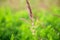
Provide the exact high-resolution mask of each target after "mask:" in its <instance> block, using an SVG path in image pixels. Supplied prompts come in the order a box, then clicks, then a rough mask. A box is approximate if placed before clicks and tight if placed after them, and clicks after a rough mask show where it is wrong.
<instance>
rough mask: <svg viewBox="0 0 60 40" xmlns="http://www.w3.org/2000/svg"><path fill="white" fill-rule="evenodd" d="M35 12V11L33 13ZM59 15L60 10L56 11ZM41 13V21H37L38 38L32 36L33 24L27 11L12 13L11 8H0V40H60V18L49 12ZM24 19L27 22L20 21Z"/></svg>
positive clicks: (39, 15)
mask: <svg viewBox="0 0 60 40" xmlns="http://www.w3.org/2000/svg"><path fill="white" fill-rule="evenodd" d="M33 12H35V11H33ZM53 12H56V13H57V14H59V13H60V12H59V11H58V10H56V11H54V9H53ZM43 14H44V12H42V11H41V12H40V13H39V14H37V15H38V17H39V20H38V21H37V20H35V21H34V23H35V26H36V27H37V28H36V34H35V35H36V36H33V35H32V32H31V30H30V27H31V24H30V19H29V15H28V13H27V11H25V10H24V11H19V12H16V13H14V14H13V13H12V12H11V9H10V8H9V7H7V8H4V7H1V8H0V40H41V39H42V40H59V39H60V18H59V17H57V16H53V15H52V14H50V13H49V12H48V11H47V12H46V13H45V16H44V15H43ZM20 18H24V19H26V20H20ZM26 21H27V22H28V23H27V22H26Z"/></svg>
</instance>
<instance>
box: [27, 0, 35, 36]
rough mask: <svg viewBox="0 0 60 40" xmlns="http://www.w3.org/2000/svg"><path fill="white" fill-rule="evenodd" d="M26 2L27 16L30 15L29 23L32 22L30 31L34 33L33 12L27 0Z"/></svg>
mask: <svg viewBox="0 0 60 40" xmlns="http://www.w3.org/2000/svg"><path fill="white" fill-rule="evenodd" d="M26 4H27V8H28V11H29V17H30V20H31V22H32V23H31V24H32V27H31V28H30V29H31V31H32V34H33V35H35V29H34V20H33V13H32V9H31V6H30V3H29V1H28V0H26Z"/></svg>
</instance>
